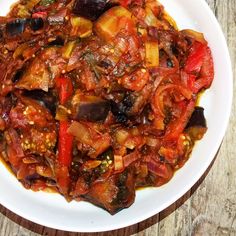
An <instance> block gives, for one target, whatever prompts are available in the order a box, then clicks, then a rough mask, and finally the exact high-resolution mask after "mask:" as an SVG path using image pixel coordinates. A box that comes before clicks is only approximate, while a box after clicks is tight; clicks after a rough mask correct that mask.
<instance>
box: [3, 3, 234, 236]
mask: <svg viewBox="0 0 236 236" xmlns="http://www.w3.org/2000/svg"><path fill="white" fill-rule="evenodd" d="M170 1H171V0H170ZM189 1H191V0H189ZM207 2H208V3H209V5H210V7H211V9H212V10H213V12H214V13H215V15H216V17H217V18H218V20H219V22H220V24H221V26H222V28H223V31H224V33H225V36H226V37H227V40H228V46H229V49H230V53H231V59H232V65H233V70H234V75H236V69H235V68H236V67H235V66H234V65H235V63H236V58H235V56H236V0H207ZM235 127H236V107H235V106H233V109H232V114H231V119H230V125H229V127H228V132H227V134H226V136H225V138H224V141H223V143H222V146H221V148H220V151H219V152H218V155H217V158H216V159H215V161H213V163H212V165H211V166H210V167H209V169H208V170H207V171H206V173H205V174H204V176H203V177H202V178H201V179H200V180H199V181H198V183H197V184H196V185H195V186H194V187H193V188H192V189H191V190H190V191H189V192H188V193H186V194H185V195H184V196H183V197H182V198H181V199H180V200H178V201H177V202H175V203H174V204H173V205H171V206H170V207H168V208H167V209H165V210H164V211H162V212H161V213H159V214H157V215H155V216H153V217H151V218H149V219H147V220H146V221H144V222H141V223H139V224H136V225H133V226H130V227H127V228H124V229H120V230H116V231H110V232H106V233H94V234H89V235H94V236H102V235H112V236H115V235H119V236H120V235H121V236H126V235H138V236H141V235H149V236H154V235H164V236H168V235H170V236H172V235H180V236H182V235H184V236H185V235H204V236H205V235H214V236H215V235H219V236H226V235H227V236H228V235H230V236H233V235H236V148H235V147H234V145H236V132H235ZM13 235H14V236H36V235H48V236H52V235H53V236H59V235H63V236H64V235H65V236H66V235H68V236H69V235H70V236H75V235H78V236H82V235H88V234H80V233H75V234H74V233H68V232H63V231H59V230H54V229H50V228H46V227H43V226H40V225H37V224H34V223H32V222H30V221H27V220H25V219H23V218H21V217H19V216H17V215H15V214H14V213H12V212H10V211H9V210H7V209H6V208H4V207H3V206H1V205H0V236H13Z"/></svg>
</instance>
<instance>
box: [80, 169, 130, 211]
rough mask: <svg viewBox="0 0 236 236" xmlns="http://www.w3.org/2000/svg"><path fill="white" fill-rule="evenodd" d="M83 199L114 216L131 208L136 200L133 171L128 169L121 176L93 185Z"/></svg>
mask: <svg viewBox="0 0 236 236" xmlns="http://www.w3.org/2000/svg"><path fill="white" fill-rule="evenodd" d="M81 197H82V198H84V199H85V200H87V201H89V202H91V203H93V204H95V205H97V206H99V207H102V208H104V209H105V210H107V211H108V212H109V213H110V214H112V215H113V214H115V213H117V212H118V211H120V210H122V209H124V208H127V207H129V206H130V205H132V203H133V202H134V198H135V181H134V173H133V169H132V168H129V169H126V170H125V171H124V172H122V173H120V174H116V175H112V176H110V177H109V178H108V179H104V180H103V181H102V180H99V181H97V182H95V183H93V184H92V186H91V187H90V189H89V191H88V193H87V194H85V195H82V196H81Z"/></svg>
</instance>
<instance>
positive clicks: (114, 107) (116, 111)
mask: <svg viewBox="0 0 236 236" xmlns="http://www.w3.org/2000/svg"><path fill="white" fill-rule="evenodd" d="M111 112H112V114H113V115H114V116H115V118H116V121H117V122H118V123H126V122H127V121H128V117H127V115H126V114H125V112H124V111H123V109H122V107H121V106H120V105H119V104H117V103H115V102H113V101H111Z"/></svg>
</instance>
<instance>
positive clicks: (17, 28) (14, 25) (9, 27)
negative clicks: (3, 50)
mask: <svg viewBox="0 0 236 236" xmlns="http://www.w3.org/2000/svg"><path fill="white" fill-rule="evenodd" d="M26 22H27V20H26V19H16V20H14V21H12V22H8V23H7V24H6V32H7V34H8V35H10V36H16V35H18V34H21V33H23V32H24V30H25V26H26Z"/></svg>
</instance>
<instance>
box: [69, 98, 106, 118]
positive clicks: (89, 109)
mask: <svg viewBox="0 0 236 236" xmlns="http://www.w3.org/2000/svg"><path fill="white" fill-rule="evenodd" d="M109 111H110V102H109V101H107V100H103V99H100V98H97V97H93V96H84V97H83V98H82V99H79V102H78V103H76V104H74V105H73V108H72V118H73V119H74V120H77V121H80V120H86V121H92V122H96V121H104V120H105V119H106V117H107V116H108V113H109Z"/></svg>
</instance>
